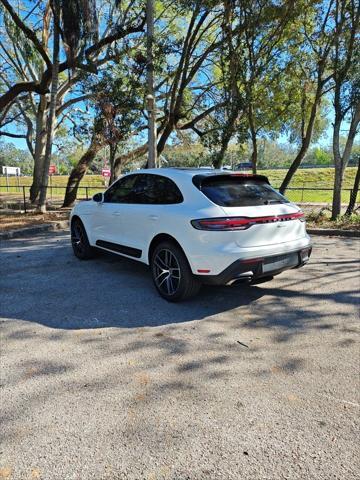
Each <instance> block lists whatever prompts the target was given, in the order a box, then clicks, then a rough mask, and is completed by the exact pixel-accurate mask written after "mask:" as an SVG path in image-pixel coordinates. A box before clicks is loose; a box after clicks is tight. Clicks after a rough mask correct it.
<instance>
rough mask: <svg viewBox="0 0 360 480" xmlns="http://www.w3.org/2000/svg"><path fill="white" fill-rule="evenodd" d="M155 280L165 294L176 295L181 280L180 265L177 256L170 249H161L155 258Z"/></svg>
mask: <svg viewBox="0 0 360 480" xmlns="http://www.w3.org/2000/svg"><path fill="white" fill-rule="evenodd" d="M154 273H155V275H154V280H155V283H156V286H157V287H158V289H159V290H161V292H163V293H164V294H165V295H174V294H175V293H176V291H177V290H178V288H179V285H180V280H181V271H180V265H179V262H178V260H177V258H176V256H175V255H174V254H173V253H172V252H171V251H170V250H168V249H165V248H164V249H162V250H159V251H158V252H157V254H156V256H155V258H154Z"/></svg>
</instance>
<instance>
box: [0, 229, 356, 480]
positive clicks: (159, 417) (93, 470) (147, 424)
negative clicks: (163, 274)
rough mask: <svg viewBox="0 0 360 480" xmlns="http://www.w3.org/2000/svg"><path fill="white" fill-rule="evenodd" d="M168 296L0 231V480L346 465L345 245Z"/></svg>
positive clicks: (352, 312) (60, 248)
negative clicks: (254, 281)
mask: <svg viewBox="0 0 360 480" xmlns="http://www.w3.org/2000/svg"><path fill="white" fill-rule="evenodd" d="M314 241H315V249H314V255H313V257H312V261H311V263H310V264H309V265H307V266H306V267H305V268H303V269H300V270H293V271H289V272H287V273H284V274H282V275H280V276H279V277H277V278H276V279H275V280H274V281H272V282H270V283H266V284H262V285H259V286H253V287H236V288H235V287H234V288H229V287H224V288H207V289H204V290H203V291H202V293H201V294H200V295H199V296H198V297H197V298H196V299H194V300H192V301H190V302H187V303H183V304H177V305H172V304H168V303H166V302H165V301H163V300H162V299H161V298H159V297H158V296H157V294H156V293H155V291H154V289H153V287H152V284H151V279H150V276H149V273H148V271H147V268H146V267H144V266H142V265H140V264H137V263H132V262H130V261H127V260H124V259H120V258H115V259H114V258H113V257H111V256H107V255H101V256H100V257H99V258H97V259H96V260H93V261H89V262H80V261H78V260H76V259H75V258H74V257H73V256H72V253H71V251H70V247H69V239H68V236H67V235H66V234H64V233H58V234H52V235H50V236H43V237H39V238H37V239H36V240H28V241H24V240H20V239H19V240H11V241H8V242H3V244H2V254H1V255H2V256H1V280H0V282H1V291H2V302H1V312H2V313H1V315H2V317H4V321H3V322H2V337H1V353H2V356H1V367H2V369H1V372H2V373H1V384H2V393H1V407H2V414H3V419H2V426H1V435H2V448H1V460H0V461H1V463H0V478H11V479H47V480H70V479H79V480H88V479H89V480H90V479H91V480H92V479H94V480H95V479H96V480H110V479H111V480H116V479H131V480H134V479H145V480H158V479H168V480H203V479H204V480H207V479H211V480H218V479H226V480H232V479H234V480H235V479H236V480H242V479H245V480H258V479H261V480H263V479H264V480H265V479H269V480H275V479H289V480H290V479H291V480H294V479H302V480H304V479H324V480H325V479H326V480H328V479H344V480H352V479H355V478H359V476H358V475H359V469H360V464H359V460H360V449H359V445H360V444H359V443H358V440H359V437H358V433H359V428H358V427H359V413H360V405H359V404H360V398H359V386H360V385H359V371H358V368H359V360H360V355H359V343H358V340H359V338H358V332H359V325H358V296H357V293H358V290H359V269H358V267H359V264H358V262H357V260H358V259H359V253H360V252H359V246H360V242H359V241H358V240H355V239H337V238H330V239H327V238H320V237H319V238H314Z"/></svg>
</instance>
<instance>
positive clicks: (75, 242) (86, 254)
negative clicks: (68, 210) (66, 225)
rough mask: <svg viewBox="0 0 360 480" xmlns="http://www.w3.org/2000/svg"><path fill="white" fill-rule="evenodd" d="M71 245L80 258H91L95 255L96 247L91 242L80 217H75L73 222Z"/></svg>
mask: <svg viewBox="0 0 360 480" xmlns="http://www.w3.org/2000/svg"><path fill="white" fill-rule="evenodd" d="M71 245H72V248H73V251H74V255H75V256H76V257H77V258H80V260H89V259H90V258H93V256H94V255H95V248H93V247H92V246H91V245H90V243H89V239H88V236H87V234H86V230H85V227H84V225H83V223H82V221H81V220H80V218H74V220H73V221H72V222H71Z"/></svg>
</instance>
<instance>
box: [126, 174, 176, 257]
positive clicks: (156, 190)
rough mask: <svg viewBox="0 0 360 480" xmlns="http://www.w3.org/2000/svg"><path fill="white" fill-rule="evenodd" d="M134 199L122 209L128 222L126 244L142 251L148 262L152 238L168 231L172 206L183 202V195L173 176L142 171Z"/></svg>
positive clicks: (133, 195) (135, 188)
mask: <svg viewBox="0 0 360 480" xmlns="http://www.w3.org/2000/svg"><path fill="white" fill-rule="evenodd" d="M131 200H132V202H131V203H129V204H127V205H126V208H124V209H123V211H122V220H123V222H124V224H126V228H124V230H123V235H124V236H123V239H124V244H125V245H129V246H131V247H132V248H135V249H136V250H139V251H141V252H142V257H143V258H142V259H143V260H144V261H147V251H148V246H149V244H150V242H151V240H152V239H153V238H154V236H155V235H156V234H158V233H161V232H163V231H164V227H166V215H167V214H169V211H170V209H171V205H172V204H174V203H181V202H182V201H183V198H182V195H181V192H180V190H179V189H178V187H177V186H176V185H175V183H174V182H173V181H172V180H170V179H169V178H167V177H164V176H163V175H157V174H154V173H148V174H146V173H145V174H144V173H142V174H138V179H137V182H136V184H135V186H134V189H133V194H132V197H131ZM164 223H165V225H164Z"/></svg>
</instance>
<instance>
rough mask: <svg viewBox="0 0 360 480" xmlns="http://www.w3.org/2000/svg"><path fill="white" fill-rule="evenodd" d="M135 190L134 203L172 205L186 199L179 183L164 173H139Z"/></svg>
mask: <svg viewBox="0 0 360 480" xmlns="http://www.w3.org/2000/svg"><path fill="white" fill-rule="evenodd" d="M134 191H135V195H134V197H135V198H134V203H141V204H149V205H172V204H175V203H181V202H182V201H183V200H184V199H183V196H182V194H181V192H180V190H179V188H178V187H177V185H176V184H175V183H174V182H173V181H172V180H170V178H166V177H163V176H162V175H154V174H141V175H139V181H138V182H137V183H136V186H135V189H134Z"/></svg>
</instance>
